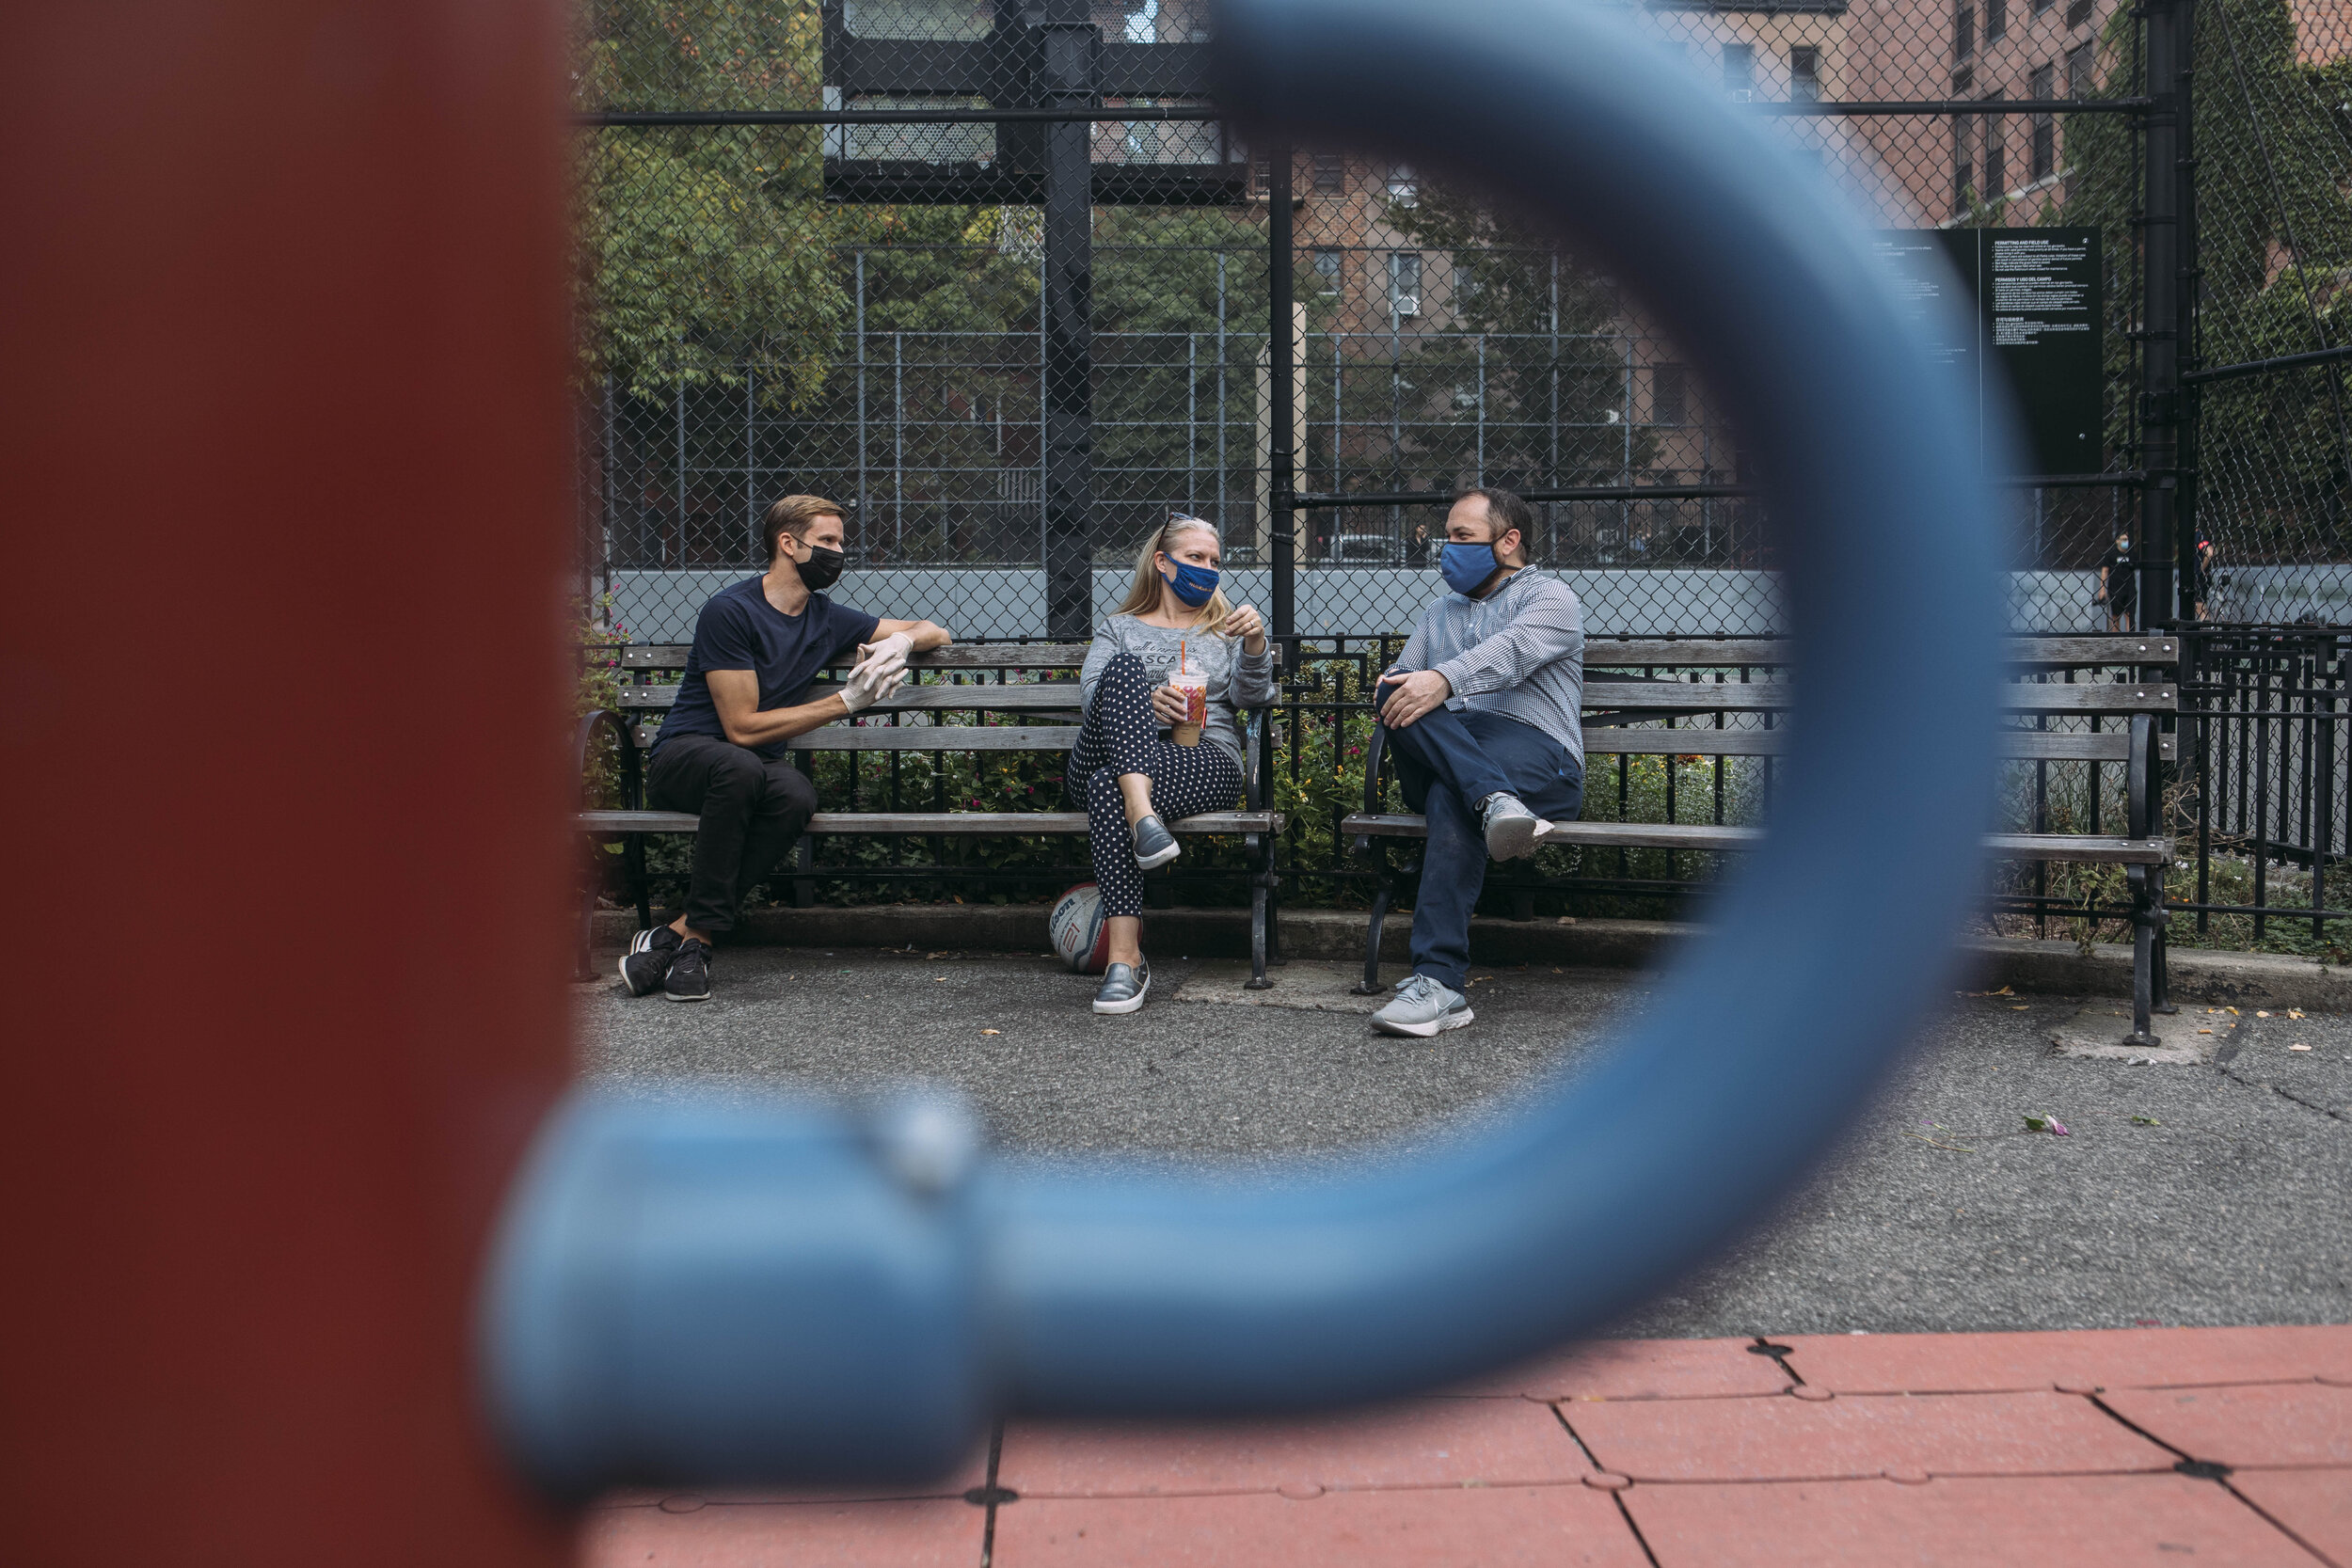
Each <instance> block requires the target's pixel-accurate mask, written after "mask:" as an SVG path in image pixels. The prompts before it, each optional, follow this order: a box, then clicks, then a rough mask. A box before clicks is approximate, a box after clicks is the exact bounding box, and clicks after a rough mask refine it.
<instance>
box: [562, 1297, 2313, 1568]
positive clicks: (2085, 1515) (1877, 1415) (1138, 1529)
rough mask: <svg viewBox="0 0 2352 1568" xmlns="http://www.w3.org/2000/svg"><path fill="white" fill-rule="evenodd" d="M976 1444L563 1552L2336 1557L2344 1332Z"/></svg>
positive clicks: (618, 1512)
mask: <svg viewBox="0 0 2352 1568" xmlns="http://www.w3.org/2000/svg"><path fill="white" fill-rule="evenodd" d="M986 1464H987V1462H986V1460H985V1459H984V1458H980V1457H976V1458H975V1459H974V1460H973V1461H972V1463H971V1464H970V1465H967V1466H966V1467H964V1469H963V1470H961V1472H959V1473H958V1474H956V1475H953V1476H949V1477H946V1478H943V1479H942V1480H941V1481H939V1482H937V1483H935V1484H933V1485H930V1486H927V1487H917V1488H911V1489H905V1490H902V1491H900V1492H898V1493H897V1494H891V1493H887V1492H875V1491H870V1490H866V1491H857V1490H852V1491H836V1492H830V1493H813V1492H808V1493H792V1492H762V1493H731V1494H712V1495H710V1496H707V1497H703V1496H691V1495H684V1494H671V1495H668V1496H661V1495H657V1494H651V1493H645V1494H629V1495H619V1496H615V1497H611V1498H608V1499H607V1500H606V1501H605V1502H603V1503H602V1504H600V1505H598V1506H597V1507H596V1508H594V1509H592V1510H590V1511H589V1513H588V1515H587V1517H586V1520H585V1522H584V1528H583V1533H582V1544H583V1561H584V1562H585V1563H586V1564H588V1565H590V1568H624V1565H628V1568H766V1565H769V1564H787V1563H788V1564H795V1565H799V1564H826V1565H832V1564H839V1565H843V1568H848V1565H851V1564H860V1565H863V1564H877V1565H880V1564H890V1565H900V1564H906V1565H914V1564H933V1563H937V1564H955V1565H960V1568H982V1565H983V1564H986V1565H987V1568H1067V1565H1077V1564H1119V1565H1126V1564H1142V1563H1149V1564H1155V1565H1156V1564H1167V1565H1170V1568H1194V1565H1199V1568H1208V1565H1211V1564H1216V1565H1233V1568H1244V1565H1256V1564H1273V1565H1276V1568H1312V1565H1316V1564H1323V1563H1331V1564H1347V1565H1349V1568H1387V1565H1389V1564H1408V1563H1409V1564H1416V1565H1427V1568H1439V1565H1443V1568H1451V1565H1456V1564H1459V1565H1463V1568H1470V1565H1477V1568H1487V1565H1493V1568H1509V1565H1514V1564H1518V1563H1530V1564H1534V1563H1545V1564H1563V1565H1565V1564H1597V1565H1608V1568H1617V1565H1623V1568H1645V1564H1650V1563H1656V1564H1660V1565H1661V1568H1679V1565H1682V1564H1705V1565H1708V1568H1736V1565H1745V1564H1756V1565H1767V1564H1770V1565H1779V1564H1789V1565H1795V1564H1806V1565H1813V1564H1841V1563H1857V1564H1858V1563H1869V1564H1878V1563H1887V1562H1902V1563H1906V1564H1911V1563H1918V1564H1937V1565H1941V1564H1961V1563H1969V1564H1979V1563H2011V1562H2017V1563H2025V1562H2030V1563H2035V1564H2037V1565H2051V1568H2062V1565H2073V1564H2081V1565H2084V1568H2090V1565H2098V1568H2107V1565H2110V1564H2129V1563H2141V1562H2146V1563H2165V1564H2173V1563H2182V1562H2188V1561H2196V1562H2201V1563H2231V1564H2239V1563H2243V1564H2263V1565H2267V1564H2272V1563H2277V1564H2301V1565H2305V1568H2310V1565H2313V1564H2328V1565H2331V1568H2352V1327H2347V1326H2324V1327H2302V1328H2170V1329H2122V1330H2106V1331H2086V1332H2078V1333H2033V1334H1927V1335H1886V1336H1875V1335H1873V1336H1862V1335H1848V1336H1837V1337H1827V1336H1790V1337H1787V1338H1780V1339H1776V1340H1767V1341H1762V1342H1758V1341H1753V1340H1747V1339H1704V1340H1624V1341H1614V1342H1609V1343H1603V1344H1596V1345H1590V1346H1584V1347H1580V1348H1578V1349H1576V1350H1573V1351H1570V1352H1567V1353H1563V1354H1558V1355H1554V1356H1549V1357H1546V1358H1543V1359H1541V1360H1539V1361H1537V1362H1534V1363H1531V1364H1530V1365H1528V1366H1526V1367H1522V1368H1518V1369H1515V1370H1511V1371H1509V1372H1505V1373H1502V1374H1499V1375H1497V1376H1495V1377H1491V1378H1485V1379H1481V1380H1479V1381H1478V1382H1476V1383H1474V1384H1471V1385H1468V1386H1463V1387H1460V1388H1456V1389H1453V1390H1450V1391H1448V1392H1446V1393H1444V1394H1439V1395H1432V1396H1430V1397H1428V1398H1424V1399H1417V1400H1407V1401H1405V1402H1400V1403H1398V1404H1395V1405H1391V1406H1386V1407H1383V1408H1381V1409H1378V1410H1373V1411H1358V1412H1353V1413H1349V1414H1345V1415H1341V1416H1320V1417H1313V1418H1303V1419H1297V1420H1284V1421H1248V1422H1233V1423H1228V1424H1223V1425H1202V1424H1199V1423H1184V1424H1172V1423H1159V1424H1152V1425H1108V1424H1102V1423H1093V1424H1079V1423H1063V1422H1029V1421H1015V1422H1012V1423H1010V1424H1009V1425H1008V1426H1007V1427H1006V1429H1005V1431H1004V1433H1003V1434H1002V1440H1001V1443H1000V1444H999V1447H998V1452H997V1457H996V1460H995V1465H996V1468H995V1473H994V1482H993V1485H994V1488H995V1490H994V1491H993V1493H992V1492H991V1491H990V1490H989V1489H988V1484H987V1483H988V1481H989V1475H988V1470H987V1467H986ZM967 1492H968V1493H970V1495H971V1498H972V1499H976V1500H967V1497H966V1496H965V1494H966V1493H967ZM991 1497H994V1498H995V1499H996V1500H995V1502H994V1506H993V1507H992V1506H989V1499H990V1498H991Z"/></svg>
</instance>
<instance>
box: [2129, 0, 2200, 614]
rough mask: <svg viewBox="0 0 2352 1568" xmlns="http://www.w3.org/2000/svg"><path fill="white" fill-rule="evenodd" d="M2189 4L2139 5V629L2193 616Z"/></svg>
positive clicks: (2164, 0) (2158, 1)
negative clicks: (2142, 135) (2144, 107)
mask: <svg viewBox="0 0 2352 1568" xmlns="http://www.w3.org/2000/svg"><path fill="white" fill-rule="evenodd" d="M2192 4H2193V0H2146V6H2145V12H2146V17H2147V23H2146V34H2145V37H2146V40H2147V41H2146V48H2147V80H2148V96H2149V98H2150V99H2151V100H2153V104H2152V106H2151V107H2150V108H2149V110H2148V113H2147V116H2146V118H2145V119H2143V120H2142V121H2141V123H2142V124H2143V125H2144V126H2145V127H2146V136H2147V144H2146V148H2145V156H2144V158H2143V159H2142V166H2143V168H2144V169H2145V179H2146V182H2147V188H2146V189H2145V191H2143V192H2142V193H2141V198H2140V224H2141V230H2140V232H2141V235H2142V241H2141V257H2140V321H2139V325H2140V333H2141V344H2140V356H2139V365H2140V383H2139V441H2140V462H2139V467H2140V469H2141V471H2142V472H2143V473H2145V474H2146V475H2147V476H2148V477H2147V482H2146V483H2144V484H2142V485H2141V486H2140V491H2139V539H2138V548H2137V550H2136V551H2135V552H2134V553H2135V554H2136V555H2137V557H2138V561H2139V594H2138V600H2139V606H2140V616H2141V619H2142V621H2143V622H2146V621H2149V620H2159V621H2160V624H2163V625H2168V626H2179V625H2180V624H2181V622H2182V621H2184V620H2186V619H2188V618H2189V617H2190V616H2192V615H2194V614H2195V607H2194V605H2192V604H2189V603H2186V602H2176V599H2175V587H2176V584H2177V585H2178V586H2179V587H2180V588H2183V589H2186V590H2188V591H2189V592H2192V593H2193V592H2194V590H2193V588H2192V587H2191V586H2190V585H2191V584H2193V583H2194V581H2195V578H2194V575H2193V573H2190V572H2185V571H2178V570H2176V563H2179V562H2185V560H2186V552H2188V551H2189V550H2191V549H2192V548H2193V547H2194V540H2193V538H2192V537H2191V536H2190V535H2189V533H2188V531H2186V530H2185V528H2184V527H2183V526H2182V525H2183V524H2184V522H2185V516H2184V515H2183V508H2182V505H2181V499H2182V497H2181V482H2182V478H2183V471H2182V469H2183V465H2182V461H2181V435H2182V430H2183V427H2184V419H2183V416H2184V412H2185V411H2184V409H2183V406H2182V400H2183V397H2184V393H2183V391H2182V388H2181V354H2182V350H2183V347H2184V346H2185V342H2186V339H2187V331H2188V325H2189V322H2190V320H2191V309H2192V294H2191V291H2190V290H2189V289H2187V288H2186V287H2185V283H2186V281H2187V277H2188V273H2189V269H2190V268H2191V266H2192V265H2193V264H2194V258H2193V257H2192V255H2191V253H2190V249H2189V241H2190V228H2191V225H2190V219H2191V215H2192V212H2193V206H2194V198H2195V187H2194V177H2195V167H2194V164H2193V162H2192V160H2191V159H2190V157H2189V133H2190V127H2189V115H2190V99H2189V88H2190V80H2191V60H2190V55H2189V49H2190V24H2191V19H2192Z"/></svg>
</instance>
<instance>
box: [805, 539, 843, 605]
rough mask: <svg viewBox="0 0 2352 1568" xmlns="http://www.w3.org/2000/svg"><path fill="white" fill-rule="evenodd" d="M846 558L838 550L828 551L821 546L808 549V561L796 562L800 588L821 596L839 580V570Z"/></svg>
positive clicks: (812, 546)
mask: <svg viewBox="0 0 2352 1568" xmlns="http://www.w3.org/2000/svg"><path fill="white" fill-rule="evenodd" d="M846 561H847V558H846V557H845V556H843V555H842V553H841V552H840V551H839V550H829V549H827V548H825V546H822V545H811V546H809V547H808V559H807V560H806V561H802V562H795V565H797V566H798V568H799V569H800V574H801V586H802V587H803V588H806V589H807V590H808V591H809V592H810V593H812V594H821V593H823V592H824V591H825V590H826V589H828V588H831V587H832V586H833V585H834V583H836V582H839V581H840V580H841V568H842V566H843V565H844V564H845V562H846Z"/></svg>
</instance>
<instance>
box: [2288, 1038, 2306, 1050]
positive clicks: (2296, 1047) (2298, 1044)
mask: <svg viewBox="0 0 2352 1568" xmlns="http://www.w3.org/2000/svg"><path fill="white" fill-rule="evenodd" d="M2287 1049H2288V1050H2289V1051H2309V1050H2310V1049H2311V1047H2310V1046H2308V1045H2305V1044H2304V1043H2303V1042H2302V1041H2301V1040H2296V1042H2295V1043H2294V1044H2293V1045H2290V1046H2288V1047H2287Z"/></svg>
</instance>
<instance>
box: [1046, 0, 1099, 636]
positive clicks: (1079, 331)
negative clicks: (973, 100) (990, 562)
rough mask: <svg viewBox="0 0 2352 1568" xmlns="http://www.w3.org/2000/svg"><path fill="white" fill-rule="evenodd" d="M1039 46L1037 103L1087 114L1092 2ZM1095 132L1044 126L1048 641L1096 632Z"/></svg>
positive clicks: (1050, 12) (1056, 8) (1080, 1)
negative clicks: (1092, 161)
mask: <svg viewBox="0 0 2352 1568" xmlns="http://www.w3.org/2000/svg"><path fill="white" fill-rule="evenodd" d="M1038 30H1039V32H1040V33H1041V35H1042V37H1041V39H1040V40H1039V41H1040V43H1041V50H1040V55H1041V65H1040V71H1041V81H1040V82H1039V88H1040V91H1039V97H1040V98H1041V99H1042V100H1044V101H1045V102H1046V103H1049V104H1065V103H1066V104H1069V105H1071V106H1073V107H1077V108H1084V107H1086V106H1088V105H1089V104H1090V103H1092V101H1093V97H1094V59H1095V54H1096V43H1097V39H1096V35H1095V29H1094V27H1093V24H1092V21H1091V18H1090V17H1089V13H1088V6H1087V0H1052V3H1051V4H1050V5H1049V7H1048V8H1047V10H1046V21H1045V23H1044V24H1042V25H1041V27H1040V28H1039V29H1038ZM1091 135H1092V128H1091V127H1090V126H1089V124H1088V123H1087V122H1086V121H1085V120H1082V119H1070V120H1056V121H1053V122H1050V123H1048V124H1047V125H1045V126H1044V127H1043V142H1044V154H1045V236H1044V239H1045V258H1044V277H1043V287H1044V290H1045V344H1044V356H1043V357H1044V363H1043V365H1041V367H1040V372H1041V374H1042V375H1043V377H1044V380H1045V385H1044V388H1043V390H1044V400H1043V401H1044V412H1045V451H1044V462H1045V622H1046V634H1047V635H1048V636H1050V637H1055V638H1058V639H1062V640H1064V641H1081V642H1082V641H1086V639H1087V638H1088V637H1089V636H1090V635H1092V633H1093V629H1094V539H1093V515H1094V233H1093V229H1094V213H1093V200H1094V192H1093V184H1092V175H1093V171H1092V169H1091V168H1090V167H1089V160H1090V158H1091V156H1092V154H1091V152H1090V150H1089V146H1088V143H1089V139H1090V137H1091Z"/></svg>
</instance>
